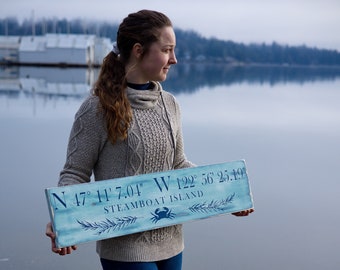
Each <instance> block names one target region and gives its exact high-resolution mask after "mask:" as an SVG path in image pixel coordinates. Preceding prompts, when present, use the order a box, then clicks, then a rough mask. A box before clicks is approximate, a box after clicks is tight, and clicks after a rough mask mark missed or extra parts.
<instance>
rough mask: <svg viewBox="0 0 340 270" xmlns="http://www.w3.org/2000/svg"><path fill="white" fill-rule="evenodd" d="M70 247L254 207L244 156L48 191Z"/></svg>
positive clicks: (59, 236)
mask: <svg viewBox="0 0 340 270" xmlns="http://www.w3.org/2000/svg"><path fill="white" fill-rule="evenodd" d="M45 193H46V198H47V203H48V207H49V212H50V217H51V221H52V226H53V229H54V232H55V233H56V244H57V246H58V247H66V246H71V245H76V244H80V243H84V242H90V241H95V240H101V239H106V238H111V237H116V236H121V235H126V234H131V233H136V232H141V231H147V230H151V229H156V228H160V227H165V226H170V225H174V224H181V223H184V222H187V221H191V220H198V219H204V218H208V217H212V216H216V215H220V214H225V213H233V212H238V211H242V210H246V209H249V208H252V207H253V199H252V194H251V191H250V185H249V180H248V173H247V169H246V165H245V162H244V160H239V161H233V162H227V163H221V164H214V165H207V166H198V167H194V168H187V169H179V170H172V171H166V172H159V173H152V174H144V175H138V176H131V177H124V178H118V179H111V180H105V181H97V182H91V183H87V184H79V185H72V186H63V187H56V188H47V189H46V190H45Z"/></svg>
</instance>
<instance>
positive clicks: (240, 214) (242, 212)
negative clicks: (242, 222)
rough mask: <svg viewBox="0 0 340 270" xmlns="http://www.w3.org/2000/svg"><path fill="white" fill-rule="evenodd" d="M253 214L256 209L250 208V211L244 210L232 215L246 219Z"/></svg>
mask: <svg viewBox="0 0 340 270" xmlns="http://www.w3.org/2000/svg"><path fill="white" fill-rule="evenodd" d="M253 212H254V209H253V208H250V209H247V210H244V211H240V212H235V213H232V215H234V216H237V217H246V216H248V215H249V214H251V213H253Z"/></svg>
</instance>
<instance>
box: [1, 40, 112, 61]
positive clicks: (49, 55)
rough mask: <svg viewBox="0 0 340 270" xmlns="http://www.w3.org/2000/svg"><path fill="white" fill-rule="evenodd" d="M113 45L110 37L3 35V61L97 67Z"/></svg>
mask: <svg viewBox="0 0 340 270" xmlns="http://www.w3.org/2000/svg"><path fill="white" fill-rule="evenodd" d="M9 48H10V49H11V52H9ZM111 48H112V43H111V41H110V39H108V38H99V37H96V36H95V35H76V34H46V35H45V36H22V37H16V38H14V37H13V38H10V37H2V39H0V61H1V62H8V61H10V62H14V63H19V64H25V65H65V66H98V65H100V64H101V63H102V60H103V58H104V57H105V56H106V55H107V54H108V52H109V51H110V50H111ZM15 51H16V53H15Z"/></svg>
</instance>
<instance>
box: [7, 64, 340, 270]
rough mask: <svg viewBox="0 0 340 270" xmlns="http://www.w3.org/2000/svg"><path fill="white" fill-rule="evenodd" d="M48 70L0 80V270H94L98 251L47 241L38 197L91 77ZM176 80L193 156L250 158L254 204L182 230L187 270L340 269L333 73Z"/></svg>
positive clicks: (209, 160)
mask: <svg viewBox="0 0 340 270" xmlns="http://www.w3.org/2000/svg"><path fill="white" fill-rule="evenodd" d="M44 72H45V75H44V76H41V77H38V76H39V75H37V74H44ZM44 72H42V70H38V71H37V70H36V69H20V70H17V71H16V72H15V74H14V75H13V74H12V75H11V77H10V78H8V76H7V75H4V74H5V72H4V71H3V70H2V71H1V72H0V74H1V76H0V85H1V88H0V130H1V132H0V138H1V140H0V168H1V184H2V186H1V188H0V214H1V222H0V239H1V241H0V269H29V270H36V269H41V270H43V269H50V270H57V269H61V268H62V269H80V268H82V269H100V265H99V260H98V257H97V255H96V253H95V248H94V244H93V243H90V244H83V245H80V246H79V247H78V250H77V251H76V252H75V253H74V254H72V255H71V256H65V257H60V256H58V255H55V254H52V253H51V251H50V242H49V239H48V238H47V237H46V236H45V235H44V232H45V226H46V223H47V221H48V219H49V216H48V210H47V204H46V199H45V195H44V189H45V188H47V187H52V186H55V185H56V183H57V181H58V174H59V171H60V170H61V168H62V166H63V163H64V161H65V153H66V144H67V140H68V135H69V131H70V128H71V125H72V121H73V117H74V113H75V112H76V110H77V109H78V107H79V106H80V104H81V102H82V100H83V99H84V97H85V96H86V95H87V91H88V89H89V87H90V84H91V80H88V78H87V76H89V75H88V74H89V73H91V72H89V71H87V70H82V69H79V70H77V69H76V70H64V71H62V70H55V69H52V70H51V69H45V70H44ZM181 72H182V71H181V70H180V68H178V69H177V70H176V69H175V70H173V71H172V73H171V74H170V76H169V80H168V81H167V82H165V83H164V88H166V89H167V90H169V91H171V92H173V93H174V95H175V96H176V98H177V100H178V101H179V103H180V105H181V109H182V121H183V132H184V140H185V141H184V142H185V149H186V154H187V156H188V158H189V159H190V160H192V161H193V162H194V163H196V164H198V165H205V164H213V163H220V162H226V161H231V160H237V159H245V160H246V163H247V167H248V172H249V179H250V184H251V188H252V192H253V196H254V204H255V213H254V214H252V215H250V216H249V217H242V218H237V217H234V216H232V215H223V216H219V217H214V218H210V219H207V220H200V221H195V222H189V223H186V224H185V226H184V228H185V229H184V232H185V243H186V248H185V251H184V268H183V269H185V270H194V269H202V270H205V269H217V270H220V269H221V270H222V269H235V270H238V269H239V270H248V269H249V270H250V269H252V270H257V269H258V270H260V269H275V270H286V269H310V270H314V269H315V270H316V269H317V270H319V269H325V270H333V269H337V268H338V266H339V265H340V257H339V256H338V254H339V250H340V237H339V235H338V233H337V230H338V227H339V225H340V215H339V214H338V213H337V206H338V205H339V203H340V198H339V191H340V182H339V179H340V174H339V171H338V169H337V168H338V167H339V163H340V155H339V150H340V140H339V138H340V106H339V101H340V75H339V71H332V72H329V73H327V74H328V75H326V74H325V72H323V71H320V73H315V72H316V71H314V72H309V73H308V71H307V73H306V72H303V73H300V76H298V77H296V76H292V75H290V76H285V75H282V74H297V72H293V73H289V72H288V73H284V72H283V71H281V72H277V71H273V72H272V74H273V73H275V72H276V74H277V76H275V77H271V78H268V77H267V76H268V72H267V71H263V72H260V71H259V72H258V73H255V75H254V72H248V73H247V72H246V71H245V70H242V71H240V70H239V71H235V70H234V71H233V73H230V71H225V73H221V69H220V68H217V69H216V70H215V71H211V72H213V73H214V74H215V75H216V77H217V78H219V80H211V78H212V77H213V76H210V75H209V74H210V73H209V72H207V71H205V72H201V73H194V75H192V74H193V72H199V71H197V70H196V71H193V70H189V71H187V72H188V73H187V74H186V78H187V80H184V79H182V80H180V77H182V78H183V76H181V75H183V73H181ZM240 72H241V73H240ZM242 72H243V73H242ZM6 74H8V73H6ZM27 74H30V77H29V78H30V79H31V81H29V82H28V81H27V78H28V77H27ZM53 74H54V75H53ZM60 74H61V75H60ZM65 74H68V75H69V76H73V81H72V80H68V79H67V76H66V75H65ZM86 74H87V75H86ZM96 74H97V73H96V72H95V73H94V75H93V74H92V75H91V74H90V75H91V76H92V77H96ZM190 74H191V75H190ZM204 74H205V76H206V77H204ZM231 74H232V75H233V76H231ZM240 74H243V75H240ZM244 74H248V75H247V76H244ZM256 74H257V75H256ZM280 74H281V75H280ZM303 74H304V75H303ZM306 74H307V75H306ZM320 74H323V75H320ZM216 77H215V78H216ZM62 78H65V80H66V81H64V82H63V81H62V80H63V79H62ZM188 78H190V79H188ZM233 78H234V79H233ZM235 78H238V79H235ZM24 79H26V81H25V80H24ZM34 79H38V81H39V83H40V85H42V87H41V88H39V87H38V86H34V87H33V86H32V85H37V84H34V83H35V81H34ZM172 81H173V82H172ZM179 81H180V82H181V83H178V82H179ZM186 81H187V83H186ZM176 82H177V83H176ZM74 84H77V85H78V86H77V87H73V88H72V85H73V86H74ZM18 85H21V88H20V87H18ZM41 89H45V90H46V91H47V92H46V91H45V92H44V91H40V90H41ZM52 89H63V90H64V92H60V91H61V90H59V92H58V91H57V92H53V91H52ZM65 89H71V90H70V91H68V92H67V91H65ZM72 89H73V90H72ZM74 89H76V90H74Z"/></svg>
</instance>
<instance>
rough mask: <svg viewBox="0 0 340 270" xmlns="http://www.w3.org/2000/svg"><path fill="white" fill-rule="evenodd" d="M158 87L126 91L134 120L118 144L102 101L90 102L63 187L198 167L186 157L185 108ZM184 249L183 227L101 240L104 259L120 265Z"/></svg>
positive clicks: (78, 121) (72, 144) (77, 123)
mask: <svg viewBox="0 0 340 270" xmlns="http://www.w3.org/2000/svg"><path fill="white" fill-rule="evenodd" d="M154 85H155V86H154V88H153V89H152V90H134V89H131V88H127V89H126V93H127V96H128V99H129V101H130V104H131V107H132V110H133V121H132V123H131V126H130V129H129V135H128V138H127V140H125V141H118V142H117V143H115V144H114V145H113V144H112V143H111V142H109V141H108V138H107V133H106V129H105V120H104V117H103V115H102V113H101V112H100V110H98V106H99V100H98V97H96V96H89V97H88V98H87V99H86V100H85V101H84V103H83V104H82V106H81V107H80V109H79V110H78V112H77V113H76V115H75V120H74V124H73V127H72V130H71V134H70V138H69V144H68V149H67V159H66V163H65V166H64V169H63V170H62V171H61V173H60V180H59V185H72V184H79V183H85V182H89V181H90V177H91V174H92V173H93V174H94V178H95V180H96V181H100V180H105V179H112V178H118V177H124V176H131V175H138V174H145V173H152V172H158V171H166V170H170V169H179V168H187V167H192V166H194V165H193V164H192V163H191V162H189V161H188V160H187V159H186V157H185V154H184V148H183V138H182V128H181V115H180V110H179V106H178V104H177V102H176V100H175V98H174V97H173V96H172V95H171V94H170V93H168V92H166V91H164V90H162V87H161V85H160V84H159V83H156V82H154ZM161 95H162V96H163V99H162V97H161ZM163 100H164V103H163ZM164 105H165V106H164ZM167 114H168V116H167ZM168 119H170V122H171V124H170V125H169V122H168ZM174 144H175V145H174ZM183 248H184V244H183V238H182V226H181V225H176V226H171V227H166V228H160V229H156V230H152V231H147V232H142V233H136V234H131V235H127V236H121V237H116V238H111V239H107V240H102V241H98V242H97V252H98V254H99V256H100V257H101V258H104V259H109V260H117V261H158V260H163V259H167V258H170V257H172V256H175V255H177V254H178V253H180V252H181V251H182V250H183Z"/></svg>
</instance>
